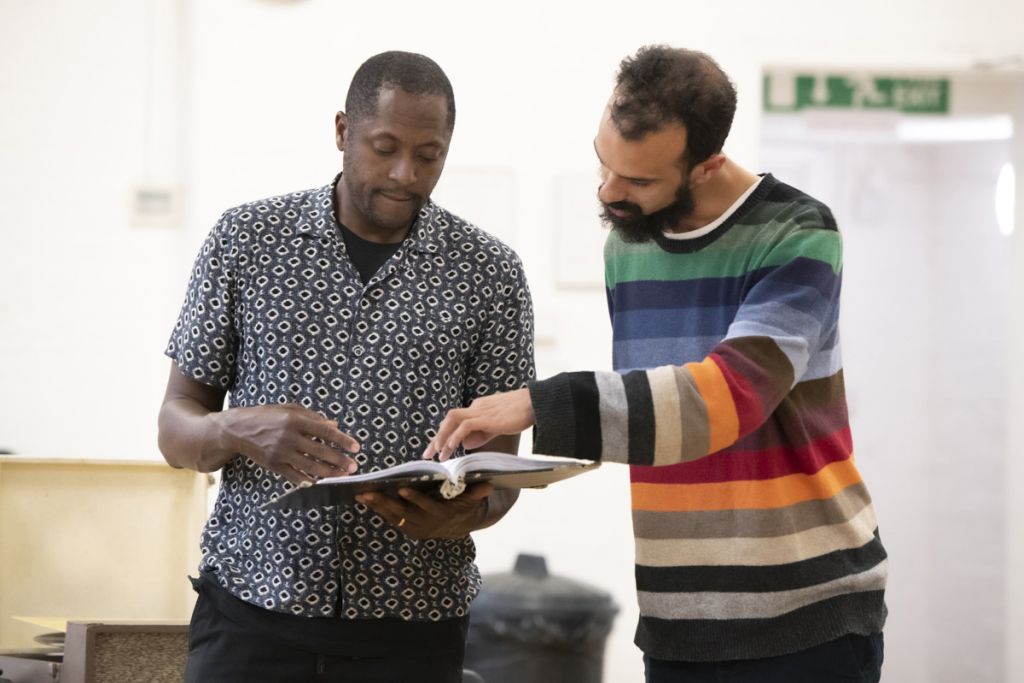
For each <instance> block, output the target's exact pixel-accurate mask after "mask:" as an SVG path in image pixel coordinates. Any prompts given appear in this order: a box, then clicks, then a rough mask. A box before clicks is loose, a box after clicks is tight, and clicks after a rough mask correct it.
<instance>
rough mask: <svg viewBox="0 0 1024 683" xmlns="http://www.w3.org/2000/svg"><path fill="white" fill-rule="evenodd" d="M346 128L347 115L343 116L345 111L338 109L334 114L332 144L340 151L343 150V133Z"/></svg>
mask: <svg viewBox="0 0 1024 683" xmlns="http://www.w3.org/2000/svg"><path fill="white" fill-rule="evenodd" d="M347 130H348V117H347V116H345V112H343V111H339V112H338V113H337V114H335V115H334V144H336V145H337V146H338V150H339V151H341V152H344V151H345V133H346V131H347Z"/></svg>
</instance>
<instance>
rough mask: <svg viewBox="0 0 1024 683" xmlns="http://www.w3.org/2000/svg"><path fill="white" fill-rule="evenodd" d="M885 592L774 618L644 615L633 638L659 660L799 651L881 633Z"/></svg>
mask: <svg viewBox="0 0 1024 683" xmlns="http://www.w3.org/2000/svg"><path fill="white" fill-rule="evenodd" d="M884 597H885V592H884V591H870V592H865V593H852V594H849V595H840V596H837V597H835V598H831V599H829V600H825V601H822V602H819V603H815V604H813V605H808V606H807V607H804V608H801V609H798V610H795V611H793V612H789V613H788V614H784V615H782V616H780V617H776V618H774V619H728V620H722V621H716V620H712V619H701V620H689V619H687V620H670V619H655V618H651V617H644V616H643V615H641V616H640V622H639V624H638V625H637V629H636V638H635V640H634V642H635V643H636V645H637V647H639V648H640V649H641V650H642V651H643V652H644V654H646V655H648V656H649V657H653V658H655V659H666V660H673V661H685V662H725V661H733V660H740V659H761V658H764V657H777V656H779V655H785V654H791V653H793V652H799V651H801V650H806V649H808V648H811V647H814V646H815V645H821V644H822V643H827V642H829V641H830V640H835V639H837V638H842V637H843V636H845V635H849V634H858V635H870V634H872V633H880V632H881V631H882V627H883V626H884V625H885V618H886V615H887V609H886V606H885V599H884Z"/></svg>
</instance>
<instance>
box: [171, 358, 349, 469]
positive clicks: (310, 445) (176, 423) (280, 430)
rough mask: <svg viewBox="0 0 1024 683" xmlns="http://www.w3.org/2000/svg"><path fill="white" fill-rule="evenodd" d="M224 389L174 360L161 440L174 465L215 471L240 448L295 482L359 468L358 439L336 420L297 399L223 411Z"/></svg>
mask: <svg viewBox="0 0 1024 683" xmlns="http://www.w3.org/2000/svg"><path fill="white" fill-rule="evenodd" d="M225 393H226V392H225V391H224V390H223V389H219V388H217V387H213V386H210V385H207V384H203V383H202V382H199V381H197V380H195V379H192V378H191V377H188V376H187V375H185V374H184V373H182V372H181V370H180V369H179V368H178V366H177V364H176V363H171V372H170V375H169V376H168V378H167V391H166V393H165V394H164V402H163V405H162V406H161V407H160V429H159V441H160V451H161V452H162V453H163V454H164V458H165V459H166V460H167V462H168V463H169V464H170V465H171V466H172V467H186V468H188V469H191V470H197V471H199V472H214V471H216V470H219V469H220V468H221V467H223V466H224V465H225V463H227V462H228V461H230V460H231V459H232V458H233V457H235V455H237V454H239V453H241V454H242V455H243V456H245V457H247V458H249V459H250V460H252V461H253V462H255V463H256V464H258V465H261V466H263V467H265V468H267V469H268V470H271V471H272V472H276V473H277V474H280V475H281V476H283V477H284V478H285V479H287V480H288V481H290V482H291V483H293V484H295V485H296V486H303V485H308V484H312V483H313V482H315V481H316V480H317V479H319V478H321V477H330V476H338V475H343V474H351V473H353V472H355V471H356V468H357V465H356V461H355V460H353V459H352V457H351V455H352V454H354V453H358V452H359V449H360V446H359V443H358V442H357V441H356V440H355V439H353V438H352V437H351V436H349V435H348V434H345V433H344V432H342V431H341V430H339V429H338V423H337V422H335V421H333V420H328V419H327V418H326V417H324V416H323V415H321V414H319V413H316V412H314V411H312V410H308V409H306V408H303V407H302V406H299V405H294V404H290V405H289V404H286V405H269V406H252V407H247V408H231V409H229V410H224V395H225Z"/></svg>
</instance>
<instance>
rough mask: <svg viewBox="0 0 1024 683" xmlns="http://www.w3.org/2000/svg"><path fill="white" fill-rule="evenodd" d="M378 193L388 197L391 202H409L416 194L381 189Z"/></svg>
mask: <svg viewBox="0 0 1024 683" xmlns="http://www.w3.org/2000/svg"><path fill="white" fill-rule="evenodd" d="M379 194H380V196H382V197H385V198H387V199H390V200H391V201H393V202H411V201H412V200H413V199H415V198H416V195H412V194H403V193H401V192H384V191H383V190H381V191H380V192H379Z"/></svg>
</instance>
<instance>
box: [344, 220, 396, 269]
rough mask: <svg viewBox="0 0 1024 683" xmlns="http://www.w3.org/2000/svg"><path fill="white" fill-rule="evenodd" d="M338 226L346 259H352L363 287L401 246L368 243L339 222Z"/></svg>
mask: <svg viewBox="0 0 1024 683" xmlns="http://www.w3.org/2000/svg"><path fill="white" fill-rule="evenodd" d="M338 226H339V227H340V228H341V234H342V237H343V238H344V239H345V248H346V249H348V257H349V258H350V259H352V263H353V265H355V267H356V270H358V271H359V279H360V280H362V281H363V284H364V285H365V284H366V283H367V282H369V281H370V278H371V277H373V274H374V273H376V272H377V270H378V269H379V268H380V267H381V266H382V265H384V262H385V261H387V260H388V259H389V258H391V255H392V254H394V253H395V252H396V251H398V248H399V247H400V246H402V243H401V242H395V243H394V244H380V243H378V242H370V241H369V240H364V239H363V238H362V237H360V236H359V235H357V234H355V233H354V232H352V231H351V230H349V229H348V228H347V227H346V226H345V225H344V224H343V223H340V222H339V223H338Z"/></svg>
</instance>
